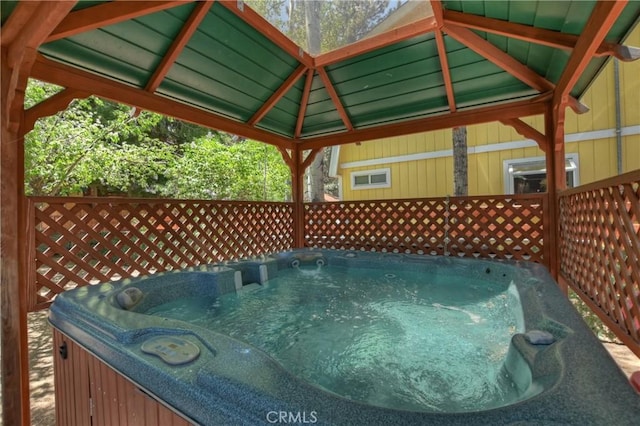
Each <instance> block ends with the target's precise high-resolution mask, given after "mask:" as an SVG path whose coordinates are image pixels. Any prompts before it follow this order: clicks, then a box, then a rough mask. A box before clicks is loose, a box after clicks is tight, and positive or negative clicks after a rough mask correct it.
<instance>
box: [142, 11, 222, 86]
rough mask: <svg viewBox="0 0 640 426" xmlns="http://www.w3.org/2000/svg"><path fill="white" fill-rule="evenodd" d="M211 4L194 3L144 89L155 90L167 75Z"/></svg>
mask: <svg viewBox="0 0 640 426" xmlns="http://www.w3.org/2000/svg"><path fill="white" fill-rule="evenodd" d="M212 5H213V1H203V2H199V3H198V4H197V5H196V7H195V8H194V9H193V12H191V15H190V16H189V19H187V22H185V24H184V26H183V27H182V29H181V30H180V33H178V35H177V36H176V38H175V39H174V40H173V43H172V44H171V47H169V50H168V51H167V53H166V54H165V55H164V58H162V61H161V62H160V65H158V68H156V70H155V71H154V73H153V75H152V76H151V78H150V79H149V82H148V83H147V86H146V87H145V90H146V91H148V92H155V91H156V89H157V88H158V87H159V86H160V84H161V83H162V80H164V77H165V76H166V75H167V73H168V72H169V70H170V69H171V67H172V66H173V64H174V62H175V61H176V59H178V56H180V53H181V52H182V50H183V49H184V47H185V46H186V45H187V43H189V40H191V36H193V33H195V32H196V30H197V29H198V25H200V23H201V22H202V20H203V19H204V17H205V16H206V15H207V13H208V12H209V9H211V6H212Z"/></svg>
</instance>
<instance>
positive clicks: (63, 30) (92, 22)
mask: <svg viewBox="0 0 640 426" xmlns="http://www.w3.org/2000/svg"><path fill="white" fill-rule="evenodd" d="M187 2H188V0H185V1H114V2H110V3H104V4H99V5H97V6H92V7H87V8H86V9H81V10H78V11H75V12H71V13H70V14H69V15H68V16H67V17H66V18H65V19H64V20H63V21H62V22H60V24H59V25H58V26H57V27H56V29H54V30H53V32H52V33H51V35H49V37H47V39H46V40H45V43H49V42H51V41H55V40H60V39H62V38H66V37H71V36H74V35H76V34H80V33H83V32H86V31H91V30H95V29H98V28H101V27H105V26H107V25H113V24H117V23H119V22H123V21H127V20H129V19H134V18H138V17H140V16H144V15H148V14H150V13H155V12H159V11H161V10H165V9H171V8H172V7H176V6H181V5H184V4H185V3H187Z"/></svg>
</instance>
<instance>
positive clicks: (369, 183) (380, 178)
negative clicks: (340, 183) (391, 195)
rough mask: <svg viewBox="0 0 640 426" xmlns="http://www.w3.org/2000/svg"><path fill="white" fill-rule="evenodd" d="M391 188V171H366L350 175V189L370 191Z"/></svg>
mask: <svg viewBox="0 0 640 426" xmlns="http://www.w3.org/2000/svg"><path fill="white" fill-rule="evenodd" d="M390 186H391V169H378V170H367V171H364V172H353V173H351V188H353V189H372V188H389V187H390Z"/></svg>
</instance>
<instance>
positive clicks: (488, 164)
mask: <svg viewBox="0 0 640 426" xmlns="http://www.w3.org/2000/svg"><path fill="white" fill-rule="evenodd" d="M625 44H627V45H630V46H640V26H637V27H636V28H635V29H634V31H633V32H632V33H631V35H630V36H629V38H628V39H627V41H626V43H625ZM639 75H640V61H634V62H620V63H619V76H620V88H621V90H620V103H621V127H622V128H623V129H625V131H626V133H628V134H627V135H626V136H623V137H622V172H623V173H624V172H628V171H631V170H635V169H639V168H640V78H638V76H639ZM581 101H582V103H584V104H585V105H587V106H588V107H589V108H590V110H589V112H587V113H585V114H581V115H577V114H575V113H574V112H573V111H572V110H571V109H567V113H566V120H565V135H566V145H565V152H566V153H567V154H570V153H575V154H578V158H579V177H580V181H579V183H580V184H586V183H590V182H593V181H597V180H600V179H604V178H607V177H611V176H614V175H616V174H618V170H617V148H616V138H615V135H614V133H613V132H614V131H615V127H616V112H615V91H614V64H613V61H610V62H609V63H608V64H607V66H606V67H605V68H604V69H603V71H602V72H601V73H600V75H599V76H598V77H597V79H596V80H595V81H594V82H593V84H592V85H591V87H590V88H589V89H588V90H587V92H586V93H585V94H584V96H583V97H582V98H581ZM522 120H523V121H525V122H526V123H528V124H530V125H531V126H532V127H534V128H536V129H538V130H539V131H541V132H543V131H544V119H543V117H542V116H532V117H524V118H523V119H522ZM607 130H608V131H609V135H606V137H605V136H603V134H602V133H601V134H600V135H597V137H594V138H590V137H591V136H592V135H591V134H587V135H584V133H588V132H594V131H607ZM576 139H580V140H579V141H574V140H576ZM467 141H468V146H469V148H470V151H471V152H470V154H469V166H468V167H469V169H468V173H469V195H494V194H503V193H504V192H505V182H504V180H505V179H504V172H503V164H504V161H505V160H512V159H522V158H529V157H542V156H544V152H543V151H541V150H540V149H539V148H537V146H535V144H533V142H531V141H528V143H527V142H526V141H525V138H524V137H523V136H521V135H519V134H518V133H517V132H516V131H515V130H513V129H512V128H511V127H508V126H504V125H502V124H500V123H497V122H496V123H485V124H481V125H474V126H468V127H467ZM507 142H516V144H517V145H518V146H516V147H512V148H511V147H510V146H512V144H507V145H505V148H506V149H501V148H500V147H496V146H495V144H500V143H507ZM518 143H519V144H518ZM451 145H452V135H451V129H447V130H440V131H435V132H428V133H420V134H414V135H406V136H400V137H394V138H386V139H380V140H374V141H368V142H363V143H361V144H349V145H345V146H342V147H341V148H340V156H339V162H338V170H337V173H338V174H339V175H341V176H342V177H343V180H342V182H343V188H342V194H343V198H344V199H345V200H356V199H357V200H373V199H390V198H419V197H438V196H445V195H447V194H452V192H453V158H452V156H451V153H450V150H451V147H452V146H451ZM487 149H489V152H474V151H476V150H477V151H485V150H487ZM406 156H409V157H408V158H405V157H406ZM424 157H433V158H424ZM363 162H366V163H365V164H363ZM381 167H389V168H390V169H391V187H390V188H377V189H359V190H355V191H354V190H352V188H351V180H350V174H351V173H352V172H356V171H364V170H374V169H379V168H381Z"/></svg>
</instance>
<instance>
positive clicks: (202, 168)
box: [161, 135, 290, 201]
mask: <svg viewBox="0 0 640 426" xmlns="http://www.w3.org/2000/svg"><path fill="white" fill-rule="evenodd" d="M222 139H223V138H221V137H220V136H218V135H212V136H208V137H204V138H201V139H198V140H196V141H194V142H193V143H191V144H189V145H187V146H185V147H184V153H183V154H182V156H181V157H179V158H178V159H177V160H176V161H175V163H174V164H173V166H172V167H171V168H170V169H168V170H167V171H166V175H167V183H166V185H165V186H164V187H163V188H162V189H161V193H162V195H165V196H168V195H172V196H175V197H176V198H196V199H211V198H213V199H240V200H264V201H284V200H285V199H286V198H287V197H288V194H289V183H288V181H289V179H290V173H289V169H288V168H287V166H286V165H285V164H284V162H283V160H282V156H281V155H280V153H279V152H278V150H277V149H276V148H274V147H272V146H269V145H265V144H262V143H258V142H254V141H249V140H245V141H242V142H239V143H235V144H233V145H228V144H227V143H225V141H224V140H222Z"/></svg>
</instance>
